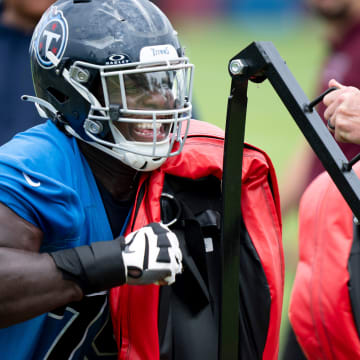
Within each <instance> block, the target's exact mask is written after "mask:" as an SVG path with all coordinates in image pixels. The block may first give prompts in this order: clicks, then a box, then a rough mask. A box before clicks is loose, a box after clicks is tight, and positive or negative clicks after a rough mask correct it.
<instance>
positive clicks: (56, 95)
mask: <svg viewBox="0 0 360 360" xmlns="http://www.w3.org/2000/svg"><path fill="white" fill-rule="evenodd" d="M46 90H47V92H48V93H49V94H50V95H51V97H53V98H55V100H56V101H57V102H58V103H60V104H64V103H65V102H66V101H67V100H69V97H68V96H66V95H65V94H64V93H62V92H61V91H59V90H57V89H55V88H53V87H48V88H47V89H46Z"/></svg>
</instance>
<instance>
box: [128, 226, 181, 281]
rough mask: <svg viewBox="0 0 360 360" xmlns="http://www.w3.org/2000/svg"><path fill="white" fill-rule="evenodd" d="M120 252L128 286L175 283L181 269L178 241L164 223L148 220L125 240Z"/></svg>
mask: <svg viewBox="0 0 360 360" xmlns="http://www.w3.org/2000/svg"><path fill="white" fill-rule="evenodd" d="M122 248H123V250H122V255H123V260H124V265H125V271H126V281H127V283H128V284H131V285H144V284H158V282H159V281H161V280H164V281H165V282H166V283H167V285H171V284H172V283H174V282H175V275H176V274H179V273H181V272H182V263H181V262H182V253H181V250H180V247H179V241H178V239H177V237H176V235H175V233H173V232H172V231H170V230H169V229H168V227H167V226H166V225H163V224H160V223H151V224H149V225H147V226H145V227H143V228H141V229H139V230H137V231H135V232H132V233H131V234H129V235H127V236H126V237H125V239H124V243H123V246H122Z"/></svg>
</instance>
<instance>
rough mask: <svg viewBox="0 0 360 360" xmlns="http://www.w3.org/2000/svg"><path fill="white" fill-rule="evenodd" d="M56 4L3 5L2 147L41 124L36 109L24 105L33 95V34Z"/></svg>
mask: <svg viewBox="0 0 360 360" xmlns="http://www.w3.org/2000/svg"><path fill="white" fill-rule="evenodd" d="M53 2H54V1H53V0H37V1H34V0H3V1H1V2H0V64H1V68H0V126H1V131H0V145H1V144H3V143H5V142H6V141H8V140H10V139H11V137H13V136H14V135H15V134H16V133H18V132H20V131H23V130H26V129H28V128H30V127H32V126H34V125H36V124H38V123H39V122H41V118H39V116H38V114H37V111H36V109H35V108H29V106H28V105H27V104H25V103H24V102H23V101H21V95H23V94H33V93H34V90H33V84H32V79H31V71H30V62H29V45H30V39H31V35H32V32H33V30H34V28H35V25H36V23H37V22H38V21H39V20H40V17H41V15H42V14H43V12H44V11H45V10H46V9H47V8H48V7H49V6H50V5H51V4H52V3H53Z"/></svg>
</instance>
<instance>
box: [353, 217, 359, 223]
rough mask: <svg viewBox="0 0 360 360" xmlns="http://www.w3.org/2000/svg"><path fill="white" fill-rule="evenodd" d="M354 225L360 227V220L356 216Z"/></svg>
mask: <svg viewBox="0 0 360 360" xmlns="http://www.w3.org/2000/svg"><path fill="white" fill-rule="evenodd" d="M354 224H355V225H359V224H360V223H359V220H358V219H357V218H356V217H355V216H354Z"/></svg>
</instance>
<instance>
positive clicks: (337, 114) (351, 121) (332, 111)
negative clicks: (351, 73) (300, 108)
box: [323, 79, 360, 144]
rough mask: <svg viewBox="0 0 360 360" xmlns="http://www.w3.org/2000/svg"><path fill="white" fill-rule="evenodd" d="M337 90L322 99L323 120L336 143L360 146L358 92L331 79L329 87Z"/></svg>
mask: <svg viewBox="0 0 360 360" xmlns="http://www.w3.org/2000/svg"><path fill="white" fill-rule="evenodd" d="M332 86H336V87H337V88H338V90H336V91H333V92H331V93H329V94H328V95H326V96H325V97H324V100H323V102H324V105H325V106H326V107H327V108H326V110H325V112H324V118H325V120H327V122H328V128H329V129H330V131H332V132H333V133H334V137H335V139H336V140H337V141H341V142H352V143H355V144H360V90H359V89H357V88H355V87H353V86H344V85H342V84H340V83H339V82H337V81H336V80H334V79H332V80H330V82H329V87H332Z"/></svg>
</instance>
